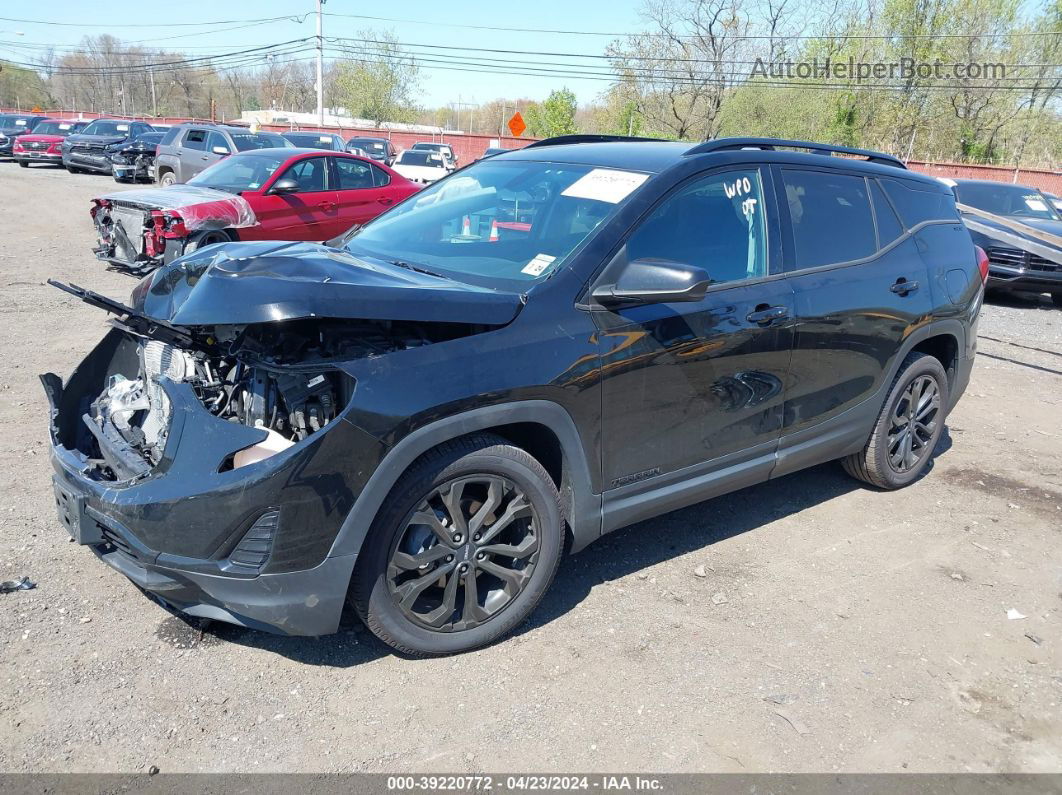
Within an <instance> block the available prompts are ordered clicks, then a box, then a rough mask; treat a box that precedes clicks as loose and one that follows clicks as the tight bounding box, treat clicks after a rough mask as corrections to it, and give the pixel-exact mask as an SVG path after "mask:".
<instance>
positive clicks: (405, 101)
mask: <svg viewBox="0 0 1062 795" xmlns="http://www.w3.org/2000/svg"><path fill="white" fill-rule="evenodd" d="M358 35H359V38H361V39H363V40H364V41H363V42H362V44H360V45H357V46H353V47H350V48H348V55H347V57H346V58H345V59H340V60H339V61H338V63H337V64H336V71H337V74H336V87H335V93H336V102H337V103H338V104H340V105H342V106H344V107H346V108H347V109H348V110H349V111H350V112H351V114H352V115H353V116H355V117H358V118H364V119H371V120H372V122H373V123H374V124H375V125H376V126H377V127H379V126H380V125H381V124H383V123H384V122H412V121H415V120H416V117H417V104H416V96H417V94H418V91H419V81H420V68H419V67H418V66H417V63H416V60H415V59H414V58H413V57H412V56H410V55H408V54H407V53H406V52H404V51H403V50H402V48H401V46H400V45H399V43H398V39H397V38H396V37H395V36H394V34H392V33H376V32H374V31H371V30H367V31H362V32H361V33H359V34H358Z"/></svg>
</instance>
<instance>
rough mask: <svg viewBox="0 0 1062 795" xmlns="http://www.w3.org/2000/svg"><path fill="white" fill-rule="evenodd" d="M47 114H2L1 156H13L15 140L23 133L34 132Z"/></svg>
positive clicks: (0, 127) (0, 128)
mask: <svg viewBox="0 0 1062 795" xmlns="http://www.w3.org/2000/svg"><path fill="white" fill-rule="evenodd" d="M46 119H47V116H37V115H33V114H29V115H27V114H23V113H3V114H0V157H11V155H12V151H11V150H12V148H13V147H14V145H15V141H16V140H18V138H20V137H21V136H23V135H27V134H28V133H31V132H33V129H34V127H36V126H37V125H38V124H39V123H40V122H42V121H45V120H46Z"/></svg>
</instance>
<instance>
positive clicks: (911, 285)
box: [889, 276, 918, 297]
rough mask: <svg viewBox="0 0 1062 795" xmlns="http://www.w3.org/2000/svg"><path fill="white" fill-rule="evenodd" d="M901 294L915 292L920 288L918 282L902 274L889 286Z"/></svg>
mask: <svg viewBox="0 0 1062 795" xmlns="http://www.w3.org/2000/svg"><path fill="white" fill-rule="evenodd" d="M889 289H890V290H892V291H893V292H894V293H896V294H897V295H899V296H901V297H902V296H905V295H907V294H909V293H913V292H915V291H916V290H917V289H918V282H909V281H907V279H905V278H903V277H902V276H901V277H900V278H899V279H897V280H896V283H895V284H894V285H893V286H892V287H890V288H889Z"/></svg>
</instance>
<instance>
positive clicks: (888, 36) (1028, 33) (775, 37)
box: [325, 13, 1059, 41]
mask: <svg viewBox="0 0 1062 795" xmlns="http://www.w3.org/2000/svg"><path fill="white" fill-rule="evenodd" d="M325 16H328V17H347V18H350V19H366V20H369V21H373V22H401V23H404V24H411V25H431V26H432V27H445V28H463V29H466V30H490V31H501V32H506V33H553V34H559V35H566V36H609V37H612V38H622V37H624V36H651V37H667V38H672V36H671V34H667V33H651V32H640V31H629V30H628V31H624V32H614V31H613V32H610V31H601V30H558V29H553V28H508V27H500V26H496V25H467V24H461V23H458V22H431V21H428V20H424V19H403V18H400V17H376V16H367V15H365V14H334V13H326V14H325ZM1005 35H1007V36H1057V35H1059V34H1058V33H1056V32H1053V31H1022V32H1011V33H1007V34H1005ZM999 37H1000V34H999V33H998V32H991V33H911V34H905V35H903V36H897V35H896V34H895V33H876V34H847V33H846V34H837V35H828V36H822V35H807V36H785V35H779V34H774V35H765V34H757V35H749V36H734V37H733V38H734V39H737V40H747V39H761V40H765V41H773V40H784V39H828V38H832V39H895V38H905V39H927V38H928V39H948V38H955V39H968V38H999ZM674 38H681V39H697V38H701V37H700V36H697V35H680V36H677V37H674Z"/></svg>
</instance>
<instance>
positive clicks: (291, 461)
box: [42, 136, 987, 655]
mask: <svg viewBox="0 0 1062 795" xmlns="http://www.w3.org/2000/svg"><path fill="white" fill-rule="evenodd" d="M790 150H796V151H790ZM827 153H835V154H836V155H843V156H831V155H830V154H827ZM985 273H987V261H985V260H984V258H983V257H981V256H979V254H978V252H977V251H976V250H975V248H974V246H973V244H972V243H971V241H970V235H969V233H968V232H967V230H966V228H965V227H964V226H963V225H962V223H961V222H960V220H959V214H958V212H957V211H956V208H955V198H954V196H953V195H952V193H951V191H950V190H949V189H948V188H946V187H945V186H944V185H942V184H941V183H940V182H938V181H936V180H935V179H932V178H929V177H926V176H923V175H919V174H914V173H912V172H910V171H908V170H907V169H906V168H905V167H904V165H903V163H901V162H900V161H899V160H897V159H896V158H894V157H891V156H889V155H884V154H880V153H876V152H867V151H863V150H855V149H848V148H845V147H834V146H828V145H823V144H816V143H809V142H800V141H779V140H774V139H756V138H736V139H733V138H732V139H719V140H714V141H707V142H704V143H699V144H690V143H681V142H665V141H642V140H637V139H615V138H611V137H609V136H565V137H561V138H556V139H550V140H545V141H540V142H536V143H534V144H531V145H530V146H528V147H526V148H524V149H521V150H519V151H514V152H508V153H505V154H501V155H496V156H495V157H491V158H487V159H485V160H481V161H479V162H477V163H473V164H471V165H469V166H467V167H466V168H464V169H463V170H462V171H460V172H458V173H457V174H456V175H455V176H453V177H448V178H446V179H442V180H440V181H439V182H437V183H435V184H434V185H431V186H429V187H427V188H425V189H424V190H423V191H421V192H419V193H416V194H414V195H412V196H410V197H409V198H408V199H406V200H405V201H403V202H401V203H399V204H397V205H396V206H395V207H393V208H392V209H390V210H389V211H387V212H386V213H384V214H383V215H381V216H380V217H379V218H377V219H376V220H374V221H373V222H372V223H369V224H366V225H365V226H363V227H361V228H360V229H359V230H358V231H357V232H356V233H355V234H354V235H353V236H351V237H350V238H349V239H348V240H347V242H346V243H345V245H344V247H343V248H332V247H329V246H324V245H316V244H311V243H284V242H277V241H256V242H232V243H221V244H217V245H211V246H206V247H204V248H202V249H199V250H197V251H195V252H193V253H191V254H186V255H185V256H183V257H180V258H178V259H175V260H174V261H173V262H171V263H170V264H168V265H165V266H163V267H162V268H160V269H159V270H157V271H155V273H154V274H152V275H151V276H148V277H146V278H145V279H144V280H143V281H141V282H140V284H138V285H137V286H136V288H134V290H133V292H132V295H131V297H130V299H129V304H128V305H123V304H120V303H117V302H115V301H113V300H111V299H109V298H106V297H104V296H102V295H98V294H95V293H90V292H88V291H85V290H82V289H81V288H76V287H72V286H67V285H59V286H61V287H62V288H63V289H65V290H67V291H68V292H70V293H72V294H74V295H76V296H78V297H79V298H81V299H82V300H84V301H86V302H87V303H89V304H90V305H93V306H96V307H98V308H101V309H104V310H106V311H108V312H112V313H115V314H117V315H119V316H120V318H119V320H118V321H117V322H115V323H114V324H113V325H112V327H111V329H110V330H109V331H108V332H107V334H106V336H105V337H104V338H103V339H102V341H101V342H100V343H99V344H98V345H97V346H96V348H95V349H94V350H93V351H91V352H90V353H89V354H88V355H87V357H86V358H85V360H84V361H83V362H82V363H81V364H80V365H79V366H78V367H77V368H76V369H75V370H74V372H73V374H72V375H71V376H70V378H69V379H68V380H67V381H66V382H65V383H64V382H63V381H62V380H61V379H60V378H59V376H57V375H55V374H53V373H49V374H46V375H44V376H42V381H43V382H44V386H45V391H46V392H47V394H48V399H49V402H50V404H51V412H50V414H49V417H50V424H51V429H50V434H51V446H52V451H51V459H52V466H53V470H54V472H53V478H54V490H55V498H56V505H57V508H58V514H59V519H60V522H61V523H62V525H63V526H64V527H65V528H66V530H67V531H68V532H69V533H70V534H71V535H72V536H73V538H74V540H75V541H77V542H78V543H80V544H82V545H84V546H86V547H88V548H89V549H90V550H91V551H92V552H93V553H95V554H96V555H97V556H98V557H99V558H101V560H102V561H103V562H104V563H106V564H107V565H109V566H111V567H113V568H115V569H116V570H118V571H119V572H121V573H122V574H123V575H125V576H126V577H128V578H129V579H130V580H132V581H133V582H134V583H136V585H137V586H139V588H141V589H143V590H145V591H147V592H149V593H151V594H152V596H153V598H154V599H156V600H157V601H160V602H162V603H164V604H166V605H168V606H170V607H171V608H174V609H177V610H180V611H183V612H184V613H186V614H189V615H193V616H200V617H205V618H210V619H216V620H222V621H230V622H234V623H237V624H240V625H242V626H245V627H253V628H258V629H267V630H271V631H274V632H281V633H285V634H291V635H300V634H301V635H324V634H328V633H331V632H335V631H336V630H337V629H338V627H339V621H340V616H341V615H342V613H343V609H344V605H345V604H346V603H347V600H348V598H349V601H350V604H352V605H353V607H354V609H355V610H356V611H357V613H358V614H359V615H360V616H361V618H362V619H363V621H364V622H365V624H366V626H368V627H369V629H370V630H371V631H372V632H374V633H375V634H376V635H377V636H379V637H380V638H381V639H383V640H384V641H385V642H387V643H389V644H391V645H392V646H393V647H395V648H396V649H400V650H402V651H404V652H408V653H413V654H420V655H429V654H447V653H453V652H458V651H465V650H468V649H473V648H477V647H479V646H483V645H485V644H487V643H490V642H492V641H494V640H497V639H498V638H500V637H502V636H504V635H505V634H507V633H508V632H510V631H512V630H513V629H514V628H515V627H516V626H518V625H519V624H520V623H521V622H522V621H524V620H525V619H526V618H527V616H528V615H529V614H530V613H531V611H532V610H534V608H535V606H536V605H537V604H538V603H539V601H540V600H541V599H542V597H543V595H544V594H545V593H546V590H547V589H548V588H549V585H550V583H551V582H552V580H553V578H554V575H555V574H556V572H557V568H558V566H559V565H560V563H561V559H562V557H563V555H564V553H565V552H566V551H578V550H580V549H582V548H583V547H586V546H587V545H588V544H590V543H591V542H593V541H595V540H597V539H598V538H600V537H601V536H602V535H603V534H605V533H609V532H611V531H613V530H616V529H618V528H620V527H624V526H627V525H631V524H634V523H636V522H643V521H644V520H647V519H652V518H653V517H656V516H658V515H660V514H663V513H665V512H667V511H672V510H675V509H678V508H681V507H683V506H687V505H691V504H693V503H696V502H699V501H701V500H706V499H709V498H711V497H715V496H717V495H720V494H724V493H726V492H730V491H734V490H736V489H741V488H745V487H748V486H752V485H754V484H756V483H761V482H763V481H766V480H768V479H771V478H776V477H781V476H783V475H786V474H788V473H790V472H795V471H797V470H800V469H804V468H806V467H810V466H814V465H816V464H820V463H823V462H826V461H832V460H837V459H839V460H840V461H841V462H842V463H843V466H844V467H845V469H846V470H847V471H848V473H849V474H850V475H852V476H853V477H855V478H857V479H859V480H861V481H864V482H866V483H869V484H872V485H874V486H876V487H878V488H885V489H896V488H901V487H903V486H906V485H908V484H910V483H913V482H914V481H916V480H917V479H918V478H919V477H920V476H921V475H922V474H924V473H925V472H926V470H927V469H928V467H929V465H930V462H931V460H932V458H933V454H934V449H935V447H936V445H937V442H938V441H939V440H940V438H941V434H942V433H943V432H944V426H945V421H946V419H947V416H948V413H949V411H950V410H951V409H952V408H953V407H954V406H955V404H956V402H957V401H958V400H959V398H960V397H961V396H962V394H963V391H964V390H965V389H966V386H967V383H968V381H969V378H970V373H971V370H972V367H973V363H974V356H975V353H976V340H977V320H978V313H979V311H980V307H981V301H982V297H983V295H984V283H983V276H984V275H985ZM753 498H754V497H753ZM882 520H883V521H890V519H889V518H888V517H882ZM862 521H864V522H873V521H875V520H874V518H873V517H864V520H862ZM643 526H644V527H645V528H647V531H649V532H653V533H657V534H658V533H660V532H661V531H662V530H663V527H662V526H661V525H654V524H651V523H648V522H646V523H645V524H644V525H643ZM650 543H655V544H661V545H666V544H667V543H668V540H667V538H663V537H661V538H654V539H653V541H652V542H650ZM576 576H577V575H576ZM116 598H118V597H116Z"/></svg>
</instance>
